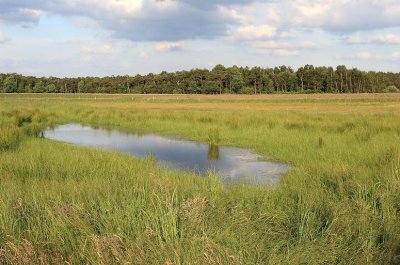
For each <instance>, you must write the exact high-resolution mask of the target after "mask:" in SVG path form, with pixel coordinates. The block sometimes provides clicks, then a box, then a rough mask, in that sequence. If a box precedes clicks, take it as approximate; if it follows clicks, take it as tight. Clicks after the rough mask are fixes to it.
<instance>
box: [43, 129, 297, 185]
mask: <svg viewBox="0 0 400 265" xmlns="http://www.w3.org/2000/svg"><path fill="white" fill-rule="evenodd" d="M44 136H45V137H46V138H48V139H53V140H58V141H62V142H66V143H71V144H76V145H79V146H87V147H96V148H104V149H109V150H114V151H118V152H122V153H126V154H130V155H133V156H137V157H146V156H147V155H149V154H151V155H152V156H153V157H154V159H156V160H157V161H160V162H162V163H165V164H167V165H170V166H172V167H175V168H179V169H182V170H186V171H191V172H195V173H197V174H199V175H204V174H206V173H207V172H209V171H215V172H217V173H218V174H219V175H220V176H221V178H222V179H223V181H224V182H225V183H230V182H238V183H248V184H259V185H273V184H276V183H278V182H279V178H280V176H281V175H282V174H283V173H285V172H286V171H288V170H289V168H290V167H289V166H288V165H286V164H281V163H274V162H269V161H262V157H261V156H259V155H256V154H254V153H253V152H251V151H250V150H247V149H241V148H235V147H225V146H218V145H215V144H206V143H199V142H193V141H186V140H181V139H176V138H170V137H164V136H159V135H154V134H141V135H139V134H132V133H124V132H121V131H119V130H115V129H112V130H110V129H102V128H93V127H89V126H83V125H79V124H65V125H61V126H58V127H56V128H53V129H48V130H46V131H45V132H44Z"/></svg>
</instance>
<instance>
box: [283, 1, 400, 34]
mask: <svg viewBox="0 0 400 265" xmlns="http://www.w3.org/2000/svg"><path fill="white" fill-rule="evenodd" d="M285 2H286V8H287V9H288V11H287V12H288V13H289V17H290V16H291V15H293V17H294V18H293V19H292V23H293V24H294V25H297V26H307V27H312V28H316V27H320V28H323V29H325V30H328V31H335V32H353V31H369V30H371V29H382V28H390V27H398V26H400V16H399V15H398V14H399V12H395V11H394V10H397V11H398V10H400V1H396V0H381V1H378V0H372V1H371V0H358V1H354V0H316V1H306V0H294V1H290V2H289V1H285Z"/></svg>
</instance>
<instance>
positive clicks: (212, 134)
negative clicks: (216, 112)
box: [208, 129, 220, 145]
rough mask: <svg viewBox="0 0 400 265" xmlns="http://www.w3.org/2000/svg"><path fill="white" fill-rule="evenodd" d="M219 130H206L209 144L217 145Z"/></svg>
mask: <svg viewBox="0 0 400 265" xmlns="http://www.w3.org/2000/svg"><path fill="white" fill-rule="evenodd" d="M219 140H220V139H219V130H218V129H212V130H210V131H209V132H208V143H209V144H210V145H218V143H219Z"/></svg>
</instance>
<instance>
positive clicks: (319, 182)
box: [0, 95, 400, 264]
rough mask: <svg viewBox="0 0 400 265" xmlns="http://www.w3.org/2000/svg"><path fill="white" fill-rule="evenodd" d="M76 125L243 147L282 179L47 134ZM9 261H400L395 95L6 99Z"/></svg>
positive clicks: (5, 237)
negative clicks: (278, 169) (252, 178)
mask: <svg viewBox="0 0 400 265" xmlns="http://www.w3.org/2000/svg"><path fill="white" fill-rule="evenodd" d="M66 122H80V123H85V124H91V125H102V126H113V127H114V126H118V127H120V128H123V129H124V130H127V131H142V132H147V131H148V132H156V133H160V134H166V135H176V136H179V137H183V138H186V139H191V140H199V141H207V140H208V139H209V137H210V136H212V135H213V134H215V132H216V131H217V132H218V135H219V138H220V142H221V144H225V145H234V146H240V147H248V148H251V149H253V150H255V151H256V152H258V153H260V154H264V155H265V156H266V157H268V158H269V159H274V160H278V161H284V162H287V163H290V164H291V165H292V166H293V169H292V170H291V171H290V172H288V173H287V174H286V175H284V176H283V177H282V180H281V183H280V184H279V185H278V186H276V187H255V186H246V185H229V186H224V185H223V184H222V183H221V182H220V181H219V180H218V177H217V176H213V175H209V176H207V177H197V176H195V175H193V174H191V173H185V172H179V171H171V170H170V169H169V170H168V169H166V168H163V167H162V166H159V165H158V164H157V163H155V162H154V161H153V160H152V159H151V158H150V157H149V158H147V159H136V158H133V157H129V156H126V155H122V154H117V153H113V152H109V151H101V150H93V149H87V148H80V147H75V146H71V145H68V144H63V143H58V142H54V141H50V140H47V139H43V138H40V131H41V129H42V128H44V127H46V126H52V125H55V124H59V123H66ZM0 263H1V264H3V263H4V264H63V263H64V264H119V263H122V264H130V263H131V264H399V263H400V99H399V98H398V97H394V98H392V99H374V98H372V97H371V98H367V99H365V98H363V99H357V98H352V99H346V100H345V99H342V100H341V99H335V100H328V99H298V100H291V99H290V95H288V96H287V99H285V98H283V99H282V98H281V99H257V100H251V99H250V98H248V99H246V100H241V101H237V100H229V99H224V98H222V97H221V98H219V97H215V98H214V97H211V98H196V97H189V98H184V99H175V98H173V97H171V98H162V97H161V98H159V97H156V98H154V97H153V98H152V97H143V96H119V97H115V96H100V95H97V96H94V95H85V96H83V95H74V96H71V95H66V96H62V95H57V96H48V95H47V96H40V95H0Z"/></svg>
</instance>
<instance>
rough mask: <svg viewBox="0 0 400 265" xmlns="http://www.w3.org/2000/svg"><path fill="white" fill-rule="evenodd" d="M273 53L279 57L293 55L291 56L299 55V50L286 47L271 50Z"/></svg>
mask: <svg viewBox="0 0 400 265" xmlns="http://www.w3.org/2000/svg"><path fill="white" fill-rule="evenodd" d="M272 54H273V55H275V56H280V57H286V56H287V57H293V56H299V55H300V51H297V50H287V49H277V50H274V51H273V52H272Z"/></svg>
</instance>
